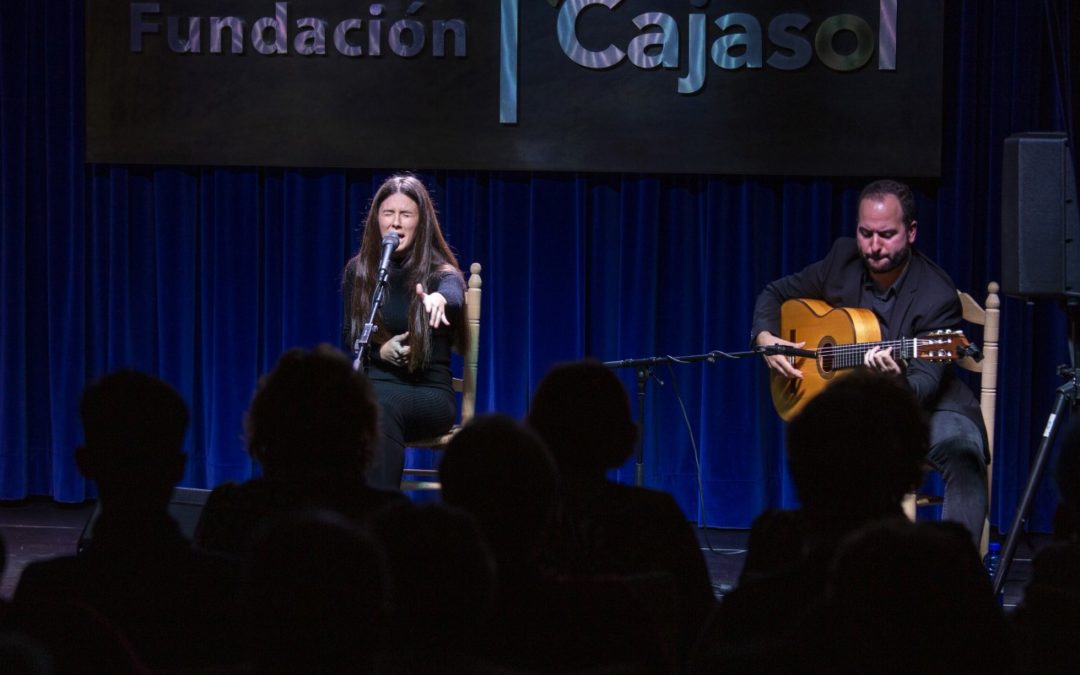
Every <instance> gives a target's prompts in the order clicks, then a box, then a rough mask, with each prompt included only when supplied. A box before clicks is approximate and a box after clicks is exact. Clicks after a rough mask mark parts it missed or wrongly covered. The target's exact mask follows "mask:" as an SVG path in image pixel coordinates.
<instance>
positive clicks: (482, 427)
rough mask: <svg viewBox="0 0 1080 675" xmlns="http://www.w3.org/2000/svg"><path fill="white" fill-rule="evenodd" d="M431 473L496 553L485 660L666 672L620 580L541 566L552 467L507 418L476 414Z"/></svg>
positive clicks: (646, 622) (551, 501) (552, 495)
mask: <svg viewBox="0 0 1080 675" xmlns="http://www.w3.org/2000/svg"><path fill="white" fill-rule="evenodd" d="M439 473H440V477H441V479H442V485H443V497H444V499H445V500H446V502H447V503H448V504H451V505H453V506H456V507H459V508H461V509H463V510H465V511H467V512H468V513H470V514H471V515H472V516H473V517H474V518H475V519H476V521H477V524H478V525H479V527H480V531H481V532H482V533H483V535H484V536H485V538H486V539H487V541H488V545H489V546H490V547H491V552H492V555H493V556H494V558H495V562H496V570H497V583H496V592H495V603H494V609H493V614H492V620H491V622H490V624H489V625H490V629H489V630H488V631H487V633H486V634H485V635H484V638H485V639H484V643H483V644H482V645H481V654H482V655H483V657H484V658H485V659H486V660H488V661H490V662H492V663H494V664H496V665H501V666H509V667H512V668H521V669H528V670H536V671H541V672H553V671H566V670H568V669H574V668H593V667H618V668H621V669H624V670H625V672H659V673H663V672H668V670H669V669H670V657H669V655H667V654H666V653H664V651H663V647H662V645H661V644H659V640H658V638H657V636H656V632H655V629H654V626H653V625H652V623H651V617H650V616H649V615H648V614H647V613H646V612H645V608H644V607H643V606H641V605H640V604H638V603H636V602H635V598H634V597H633V596H632V594H630V593H628V592H626V589H625V588H624V587H623V586H622V585H621V584H620V583H618V582H617V581H612V582H611V583H605V581H604V580H599V579H598V580H588V579H574V580H564V579H556V578H554V577H552V576H551V575H549V574H547V573H546V571H545V570H544V569H543V567H542V566H541V565H540V564H539V559H540V558H541V553H542V546H543V544H544V541H545V533H546V530H547V528H548V526H549V524H550V522H551V518H552V515H553V513H554V510H555V505H556V494H557V487H558V472H557V470H556V468H555V464H554V462H553V461H552V459H551V456H550V455H549V453H548V451H547V449H546V448H545V447H544V445H543V442H542V441H540V439H539V438H537V437H536V435H535V434H533V433H532V432H531V431H529V430H527V429H525V428H524V427H522V426H521V425H519V424H518V423H517V422H515V421H514V420H513V419H511V418H509V417H507V416H505V415H499V414H494V415H481V416H478V417H476V418H474V419H473V420H472V421H471V422H470V423H469V424H467V425H466V426H465V427H464V428H463V429H462V430H461V431H460V432H459V433H458V434H456V435H455V436H454V438H453V440H452V441H451V442H450V445H449V447H448V448H447V450H446V456H445V457H444V459H443V461H442V464H441V465H440V468H439ZM619 672H623V670H620V671H619Z"/></svg>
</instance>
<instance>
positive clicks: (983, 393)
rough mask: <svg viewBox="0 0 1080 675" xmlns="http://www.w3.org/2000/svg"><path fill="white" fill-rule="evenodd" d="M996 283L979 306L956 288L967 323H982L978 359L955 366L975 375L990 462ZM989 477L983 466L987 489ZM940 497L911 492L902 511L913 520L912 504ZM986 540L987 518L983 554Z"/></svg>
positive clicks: (995, 363)
mask: <svg viewBox="0 0 1080 675" xmlns="http://www.w3.org/2000/svg"><path fill="white" fill-rule="evenodd" d="M998 291H999V286H998V284H997V282H995V281H991V282H990V283H989V284H987V285H986V304H985V306H983V305H980V304H979V303H978V302H977V301H976V300H975V298H973V297H971V296H970V295H969V294H967V293H964V292H963V291H957V292H956V293H957V295H958V296H960V305H961V307H962V308H963V318H964V321H966V322H967V323H971V324H975V325H977V326H982V343H981V347H982V354H983V358H982V360H981V361H976V360H975V359H973V358H971V357H968V356H965V357H964V358H962V359H960V360H958V361H957V365H958V366H959V367H961V368H963V369H964V370H967V371H970V372H972V373H978V374H979V408H980V410H981V411H982V418H983V424H984V425H985V426H986V440H987V443H988V447H987V454H988V455H989V456H990V461H991V462H993V459H994V419H995V410H996V409H997V373H998V339H999V337H1000V333H1001V325H1000V319H1001V298H1000V296H999V295H998ZM992 476H993V471H992V470H991V467H987V476H986V487H987V490H989V489H990V480H991V478H992ZM939 499H940V498H930V499H929V500H927V499H925V498H922V497H917V496H916V495H915V494H914V493H912V494H910V495H908V496H907V497H906V498H905V499H904V511H905V513H907V515H908V517H909V518H910V519H911V520H915V506H916V504H919V505H922V504H925V503H937V501H939ZM989 541H990V522H989V518H988V519H987V520H985V521H984V523H983V531H982V537H981V539H980V545H979V547H980V550H981V553H982V554H985V553H986V548H987V545H988V543H989Z"/></svg>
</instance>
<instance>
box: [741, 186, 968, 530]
mask: <svg viewBox="0 0 1080 675" xmlns="http://www.w3.org/2000/svg"><path fill="white" fill-rule="evenodd" d="M916 233H917V230H916V222H915V198H914V195H912V192H911V189H910V188H909V187H908V186H907V185H904V184H903V183H899V182H897V181H893V180H879V181H876V182H874V183H871V184H869V185H867V186H866V187H865V188H863V191H862V194H861V195H860V196H859V222H858V225H857V227H856V231H855V239H851V238H848V237H841V238H840V239H838V240H837V241H836V242H835V243H834V244H833V247H832V250H830V251H829V253H828V255H826V256H825V258H824V259H823V260H820V261H818V262H815V263H811V264H810V265H808V266H807V267H806V268H804V269H803V270H802V271H800V272H796V273H795V274H791V275H788V276H786V277H783V278H781V279H778V280H776V281H774V282H772V283H770V284H768V285H767V286H766V287H765V290H764V291H762V292H761V294H760V295H759V296H758V298H757V303H756V304H755V306H754V324H753V329H752V331H751V336H752V340H753V342H754V344H755V345H759V346H768V345H788V346H793V347H803V346H804V345H803V343H793V342H790V341H788V340H784V339H783V338H782V337H781V336H778V335H777V333H779V332H780V305H781V304H783V302H784V301H785V300H790V299H793V298H812V299H817V300H823V301H825V302H827V303H829V304H830V305H832V306H833V307H861V308H865V309H869V310H871V311H873V313H874V315H875V316H876V317H877V320H878V322H879V323H880V326H881V338H882V340H896V339H898V338H901V337H908V338H910V337H914V336H916V335H921V334H923V333H926V332H929V331H932V330H937V329H945V328H955V327H956V326H957V325H958V324H959V323H960V319H961V307H960V301H959V299H958V297H957V294H956V287H955V286H954V285H953V282H952V280H951V279H950V278H949V276H948V274H946V273H945V271H944V270H942V269H941V268H940V267H938V266H937V265H936V264H935V263H934V262H933V261H932V260H930V259H929V258H928V257H927V256H926V255H924V254H923V253H922V252H920V251H918V250H916V249H915V248H913V246H912V244H914V243H915V235H916ZM765 362H766V363H767V364H768V366H769V368H770V369H772V370H773V371H774V372H775V373H776V374H779V375H781V376H783V377H786V378H789V379H790V378H797V379H802V377H803V374H802V373H801V372H800V371H799V370H798V369H797V368H796V367H795V366H794V365H793V364H792V362H791V361H790V360H789V358H788V357H786V356H783V355H778V354H777V355H771V356H766V357H765ZM863 363H864V364H865V365H866V366H868V367H870V368H873V369H875V370H878V371H881V372H884V373H890V374H894V375H896V376H898V377H903V378H904V379H905V380H906V382H907V384H908V386H909V387H911V390H912V391H913V392H915V395H916V396H917V397H918V398H919V400H920V401H921V402H922V404H923V407H924V408H925V409H926V410H927V412H928V413H929V414H930V452H929V453H928V454H927V457H926V458H927V461H928V462H929V463H930V464H931V465H933V466H934V468H936V469H938V470H939V471H940V472H941V473H942V476H943V477H944V480H945V502H944V509H943V514H942V517H943V518H944V519H946V520H954V521H957V522H959V523H961V524H963V525H964V526H965V527H967V528H968V530H969V531H970V532H971V534H972V537H973V539H974V540H975V542H976V545H977V544H978V541H979V538H980V536H981V533H982V527H983V520H984V519H985V516H986V510H987V483H986V464H987V462H988V461H989V457H988V454H987V452H986V448H987V443H986V430H985V427H984V426H983V422H982V416H981V414H980V411H979V405H978V402H977V401H976V400H975V396H974V394H973V393H972V392H971V390H970V389H969V388H968V387H967V386H966V385H965V384H964V383H963V382H961V381H959V380H958V379H956V377H955V374H954V372H953V369H952V367H951V365H950V364H949V363H936V362H930V361H926V360H921V359H916V360H913V361H911V362H909V363H905V362H904V361H903V360H899V359H894V358H893V355H892V350H891V349H880V348H873V349H870V350H868V351H867V353H866V355H865V357H864V359H863ZM868 442H870V441H868ZM867 450H868V451H872V450H873V448H872V447H868V448H867Z"/></svg>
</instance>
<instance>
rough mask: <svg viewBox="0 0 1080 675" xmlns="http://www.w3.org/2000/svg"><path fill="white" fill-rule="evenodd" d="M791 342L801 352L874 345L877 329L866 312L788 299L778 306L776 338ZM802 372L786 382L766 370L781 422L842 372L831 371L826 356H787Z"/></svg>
mask: <svg viewBox="0 0 1080 675" xmlns="http://www.w3.org/2000/svg"><path fill="white" fill-rule="evenodd" d="M777 337H780V338H783V339H784V340H789V341H791V342H795V343H798V342H806V346H805V349H810V350H820V349H821V348H823V347H831V346H833V345H846V344H853V343H858V342H878V341H880V340H881V327H880V326H879V325H878V321H877V317H876V316H874V313H873V312H871V311H870V310H868V309H860V308H857V307H838V308H833V307H832V306H830V305H829V304H828V303H826V302H824V301H822V300H808V299H806V298H800V299H796V300H788V301H787V302H785V303H784V304H783V305H781V307H780V335H778V336H777ZM789 358H790V359H791V360H792V363H793V364H794V365H795V367H796V368H798V369H799V370H801V371H802V374H803V379H802V380H789V379H787V378H786V377H783V376H781V375H778V374H776V373H775V372H773V371H770V375H771V382H770V389H771V391H772V399H773V405H774V406H775V407H776V412H777V413H779V414H780V417H781V418H783V419H784V421H789V420H791V418H793V417H795V415H797V414H798V413H799V411H801V410H802V409H803V406H805V405H806V404H807V403H808V402H809V401H810V399H812V398H814V396H816V395H817V394H818V393H819V392H821V390H822V389H824V388H825V386H826V385H827V384H828V383H829V381H830V380H832V379H833V378H834V377H839V376H840V375H842V374H843V373H844V372H845V370H846V369H844V368H833V367H832V364H831V363H830V359H829V358H828V357H823V356H822V355H820V354H819V355H818V357H817V358H816V359H810V358H801V357H789Z"/></svg>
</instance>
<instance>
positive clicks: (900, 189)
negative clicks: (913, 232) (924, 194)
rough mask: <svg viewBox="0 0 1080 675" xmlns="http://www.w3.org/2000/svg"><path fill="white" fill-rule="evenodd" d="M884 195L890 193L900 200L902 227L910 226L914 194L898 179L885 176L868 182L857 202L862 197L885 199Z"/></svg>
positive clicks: (913, 210) (912, 219) (912, 215)
mask: <svg viewBox="0 0 1080 675" xmlns="http://www.w3.org/2000/svg"><path fill="white" fill-rule="evenodd" d="M885 195H892V196H894V197H896V199H897V200H898V201H899V202H900V208H901V209H902V210H903V216H902V217H903V219H904V227H907V228H910V227H911V224H912V223H914V222H915V195H914V194H913V193H912V192H911V188H909V187H908V186H907V185H905V184H904V183H901V182H900V181H896V180H891V179H888V178H886V179H883V180H876V181H874V182H873V183H870V184H869V185H867V186H866V187H864V188H863V190H862V193H861V194H860V195H859V203H860V204H862V202H863V200H864V199H872V200H874V201H881V200H883V199H885Z"/></svg>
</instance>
